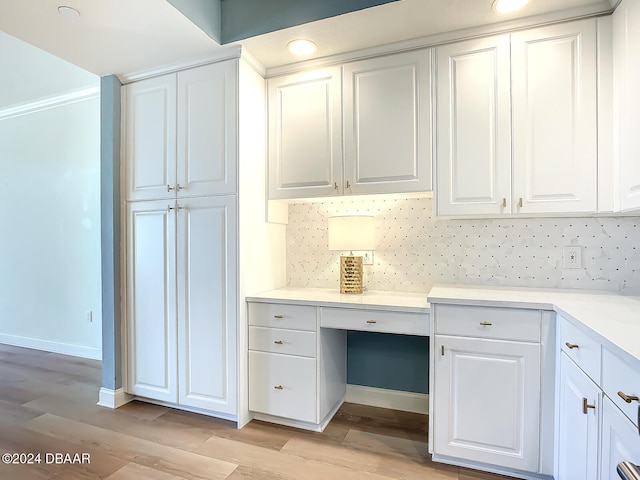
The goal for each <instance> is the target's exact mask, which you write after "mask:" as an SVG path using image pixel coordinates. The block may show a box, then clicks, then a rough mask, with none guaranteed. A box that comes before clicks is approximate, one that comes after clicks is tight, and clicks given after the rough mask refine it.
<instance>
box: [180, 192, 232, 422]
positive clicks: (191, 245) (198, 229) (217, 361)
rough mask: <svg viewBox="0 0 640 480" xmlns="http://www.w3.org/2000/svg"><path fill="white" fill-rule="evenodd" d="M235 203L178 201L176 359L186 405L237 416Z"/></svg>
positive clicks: (207, 199) (226, 199)
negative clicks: (178, 364)
mask: <svg viewBox="0 0 640 480" xmlns="http://www.w3.org/2000/svg"><path fill="white" fill-rule="evenodd" d="M235 202H236V198H235V196H228V197H205V198H192V199H183V200H178V206H179V208H180V209H179V210H178V213H177V216H178V237H177V238H178V252H179V255H178V356H179V358H180V395H179V402H180V403H181V404H183V405H189V406H192V407H198V408H204V409H208V410H214V411H216V412H221V413H228V414H235V413H236V411H237V406H236V360H235V358H236V322H237V321H236V303H237V299H236V273H235V272H236V241H235V239H236V204H235Z"/></svg>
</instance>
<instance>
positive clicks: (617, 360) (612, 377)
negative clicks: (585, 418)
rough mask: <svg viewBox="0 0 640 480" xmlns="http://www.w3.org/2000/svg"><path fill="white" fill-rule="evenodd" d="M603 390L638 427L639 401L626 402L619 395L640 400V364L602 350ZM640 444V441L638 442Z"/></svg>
mask: <svg viewBox="0 0 640 480" xmlns="http://www.w3.org/2000/svg"><path fill="white" fill-rule="evenodd" d="M602 388H603V390H604V393H605V394H606V395H607V396H608V397H609V398H610V399H611V400H613V403H615V404H616V405H617V406H618V408H620V410H622V412H623V413H624V414H625V415H626V416H627V417H628V418H629V420H631V421H632V422H633V424H634V425H635V426H636V427H637V426H638V408H639V405H640V403H639V402H638V400H631V401H630V402H629V403H627V402H625V401H624V400H623V399H622V397H621V396H620V395H619V394H618V392H621V393H622V394H623V395H627V396H628V397H637V398H640V362H638V361H635V360H633V359H623V358H621V357H620V356H618V355H617V354H615V353H613V352H611V351H610V350H608V349H606V348H603V349H602ZM638 441H639V442H640V439H639V440H638Z"/></svg>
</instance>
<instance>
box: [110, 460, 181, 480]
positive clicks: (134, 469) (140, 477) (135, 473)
mask: <svg viewBox="0 0 640 480" xmlns="http://www.w3.org/2000/svg"><path fill="white" fill-rule="evenodd" d="M106 480H185V477H181V476H178V475H173V474H171V473H166V472H163V471H160V470H156V469H155V468H150V467H145V466H144V465H139V464H137V463H133V462H131V463H127V464H126V465H125V466H124V467H122V468H121V469H120V470H118V471H117V472H115V473H113V474H112V475H109V476H108V477H107V478H106Z"/></svg>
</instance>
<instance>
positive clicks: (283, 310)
mask: <svg viewBox="0 0 640 480" xmlns="http://www.w3.org/2000/svg"><path fill="white" fill-rule="evenodd" d="M248 309H249V325H254V326H258V327H275V328H287V329H290V330H308V331H312V332H315V331H316V307H311V306H305V305H283V304H281V303H254V302H251V303H249V306H248Z"/></svg>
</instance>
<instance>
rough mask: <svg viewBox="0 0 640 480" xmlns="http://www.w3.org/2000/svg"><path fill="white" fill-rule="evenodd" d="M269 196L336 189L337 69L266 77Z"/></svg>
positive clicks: (339, 166)
mask: <svg viewBox="0 0 640 480" xmlns="http://www.w3.org/2000/svg"><path fill="white" fill-rule="evenodd" d="M267 85H268V96H269V197H270V198H272V199H275V198H301V197H320V196H326V195H333V194H336V193H342V119H341V99H340V95H341V90H340V68H339V67H333V68H326V69H323V70H317V71H313V72H305V73H300V74H295V75H287V76H284V77H277V78H272V79H270V80H269V81H268V84H267Z"/></svg>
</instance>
